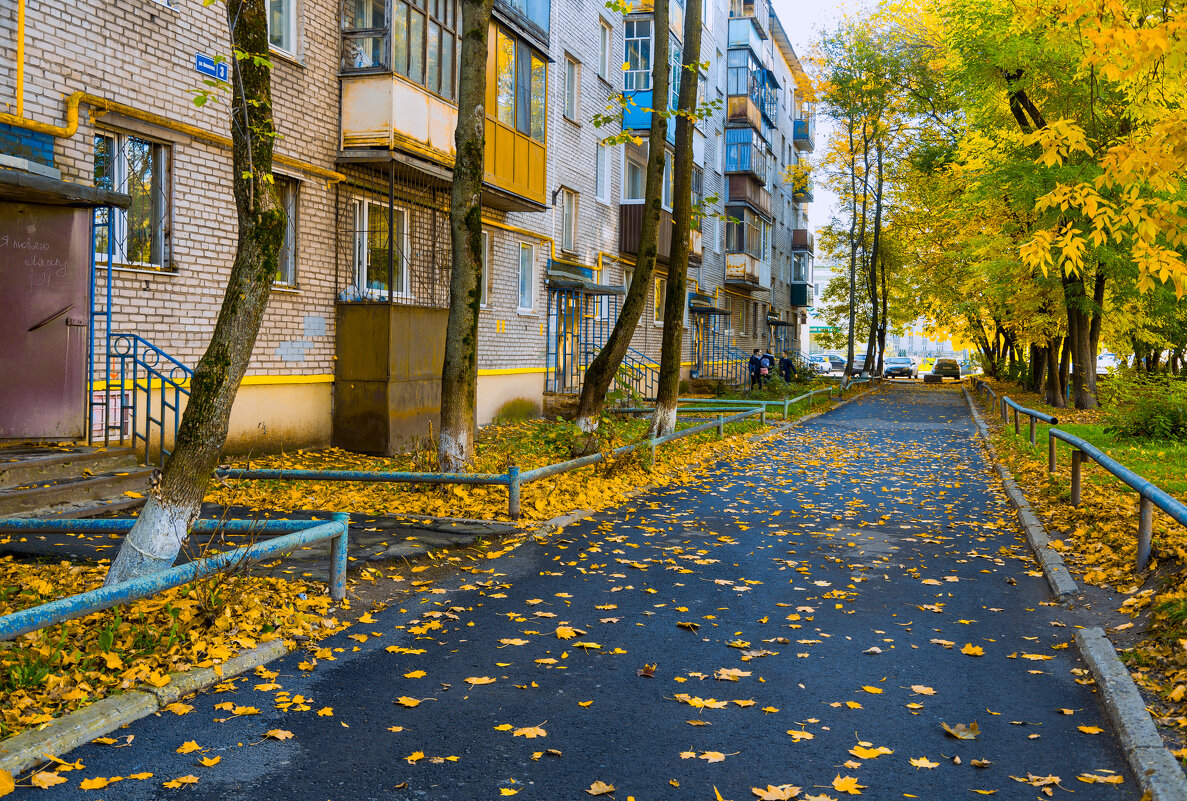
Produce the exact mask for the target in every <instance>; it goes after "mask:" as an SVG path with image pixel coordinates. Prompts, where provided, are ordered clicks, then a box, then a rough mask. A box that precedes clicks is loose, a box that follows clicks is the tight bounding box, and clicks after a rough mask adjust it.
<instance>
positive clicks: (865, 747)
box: [849, 742, 894, 759]
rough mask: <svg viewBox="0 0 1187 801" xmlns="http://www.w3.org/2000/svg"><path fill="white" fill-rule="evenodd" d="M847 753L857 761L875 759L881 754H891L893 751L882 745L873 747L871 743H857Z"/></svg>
mask: <svg viewBox="0 0 1187 801" xmlns="http://www.w3.org/2000/svg"><path fill="white" fill-rule="evenodd" d="M849 753H851V754H853V756H855V757H857V758H858V759H877V758H878V757H880V756H882V755H883V754H893V753H894V751H892V750H891V749H889V748H887V747H886V746H884V745H878V746H875V745H874V744H873V743H866V742H859V743H858V744H857V745H855V746H853V747H852V748H850V749H849Z"/></svg>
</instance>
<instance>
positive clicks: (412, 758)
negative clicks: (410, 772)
mask: <svg viewBox="0 0 1187 801" xmlns="http://www.w3.org/2000/svg"><path fill="white" fill-rule="evenodd" d="M424 758H425V752H424V751H413V752H412V753H411V754H409V755H408V756H406V757H404V761H405V762H407V763H408V764H409V765H415V764H416V763H417V762H420V761H421V760H422V759H424Z"/></svg>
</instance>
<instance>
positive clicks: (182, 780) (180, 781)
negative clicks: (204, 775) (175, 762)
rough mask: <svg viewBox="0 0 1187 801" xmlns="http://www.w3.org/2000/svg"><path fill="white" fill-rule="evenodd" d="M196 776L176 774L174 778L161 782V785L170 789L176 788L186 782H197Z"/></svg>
mask: <svg viewBox="0 0 1187 801" xmlns="http://www.w3.org/2000/svg"><path fill="white" fill-rule="evenodd" d="M197 783H198V777H197V776H192V775H191V776H178V777H177V778H176V779H173V780H171V781H167V782H161V786H162V787H168V788H169V789H170V790H176V789H177V788H178V787H184V786H185V785H187V784H197Z"/></svg>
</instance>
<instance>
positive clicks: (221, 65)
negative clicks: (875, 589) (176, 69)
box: [194, 53, 229, 81]
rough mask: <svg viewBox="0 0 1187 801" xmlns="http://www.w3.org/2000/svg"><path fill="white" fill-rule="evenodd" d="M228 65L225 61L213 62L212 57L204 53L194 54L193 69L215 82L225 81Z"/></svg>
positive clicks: (227, 74)
mask: <svg viewBox="0 0 1187 801" xmlns="http://www.w3.org/2000/svg"><path fill="white" fill-rule="evenodd" d="M227 67H228V65H227V62H225V61H215V60H214V57H213V56H208V55H206V54H205V53H195V54H194V69H196V70H197V71H198V72H200V73H202V74H203V75H207V76H209V77H211V78H214V79H215V80H216V81H225V80H227V78H228V76H229V72H228V69H227Z"/></svg>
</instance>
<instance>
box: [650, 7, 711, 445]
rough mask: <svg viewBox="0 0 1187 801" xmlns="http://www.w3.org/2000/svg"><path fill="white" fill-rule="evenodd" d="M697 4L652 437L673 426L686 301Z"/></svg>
mask: <svg viewBox="0 0 1187 801" xmlns="http://www.w3.org/2000/svg"><path fill="white" fill-rule="evenodd" d="M700 53H701V4H700V3H695V2H694V3H689V4H688V5H687V8H686V9H685V13H684V52H683V56H682V58H681V63H680V67H681V69H680V76H679V78H680V98H679V100H678V101H677V106H678V114H677V117H676V145H675V152H674V153H673V156H672V162H673V163H672V171H673V175H672V194H673V195H674V197H673V198H672V252H671V257H670V258H669V260H668V290H667V293H666V295H665V296H664V339H663V345H662V347H661V349H660V359H659V388H658V390H657V391H656V398H655V414H654V416H653V417H652V419H651V432H650V433H651V435H652V436H653V437H658V436H663V435H665V434H670V433H672V432H673V431H675V430H676V402H677V400H678V399H679V397H680V361H681V360H680V356H681V350H682V348H683V344H684V342H683V340H684V311H685V307H686V305H687V303H688V301H687V299H686V296H687V293H688V290H687V286H688V256H689V252H690V244H691V243H690V241H689V239H690V236H691V230H692V134H693V120H692V115H693V114H695V113H696V111H697V103H698V102H699V100H698V98H697V84H698V80H697V79H698V76H699V75H700V59H701V56H700Z"/></svg>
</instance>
